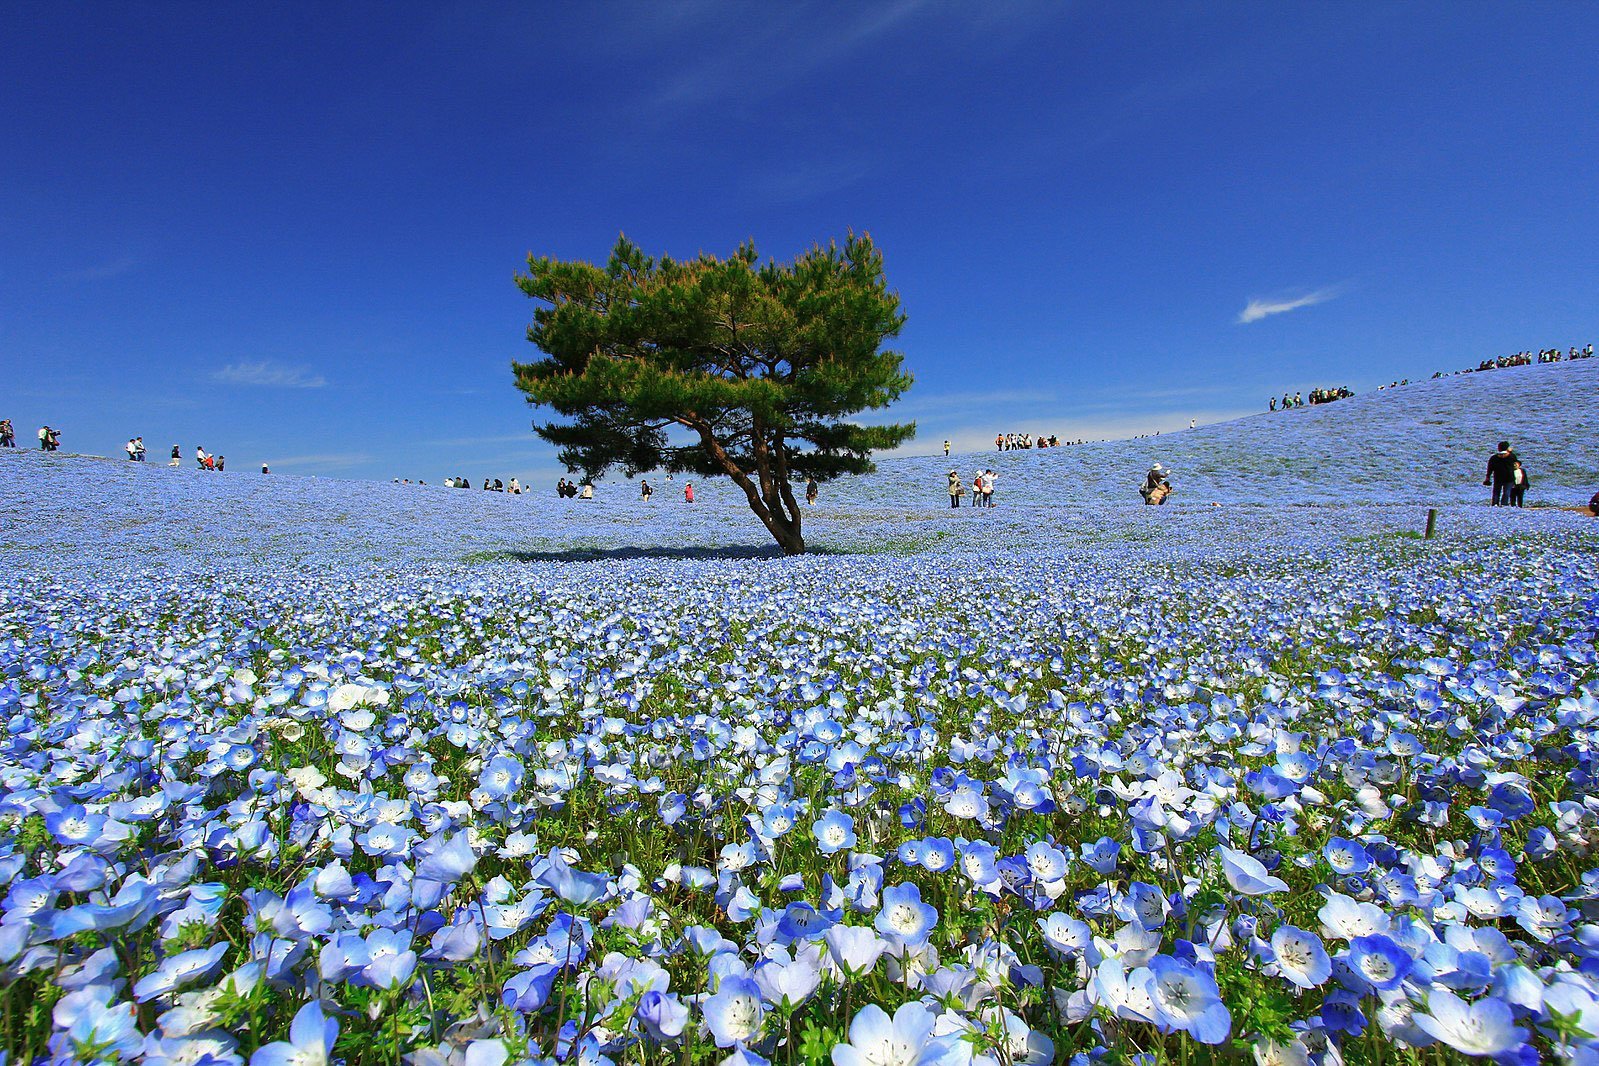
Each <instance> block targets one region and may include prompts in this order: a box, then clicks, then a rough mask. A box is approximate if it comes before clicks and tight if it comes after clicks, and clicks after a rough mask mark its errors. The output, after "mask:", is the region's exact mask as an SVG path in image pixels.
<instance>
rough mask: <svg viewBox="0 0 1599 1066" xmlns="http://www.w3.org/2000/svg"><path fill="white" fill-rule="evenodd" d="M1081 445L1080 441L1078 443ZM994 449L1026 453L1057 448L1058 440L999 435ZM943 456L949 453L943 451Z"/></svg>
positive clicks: (1058, 445) (1022, 435)
mask: <svg viewBox="0 0 1599 1066" xmlns="http://www.w3.org/2000/svg"><path fill="white" fill-rule="evenodd" d="M1078 443H1079V444H1081V443H1082V442H1081V441H1078ZM994 447H995V448H997V449H999V450H1000V451H1002V452H1016V451H1027V450H1028V449H1030V448H1059V447H1060V438H1059V437H1057V436H1055V435H1054V434H1053V433H1051V434H1050V435H1049V436H1047V437H1046V436H1044V435H1043V434H1042V433H1040V434H1039V435H1038V436H1037V437H1036V438H1035V437H1034V436H1033V435H1032V434H1031V433H999V434H995V436H994ZM944 454H945V455H948V454H949V452H948V451H945V452H944Z"/></svg>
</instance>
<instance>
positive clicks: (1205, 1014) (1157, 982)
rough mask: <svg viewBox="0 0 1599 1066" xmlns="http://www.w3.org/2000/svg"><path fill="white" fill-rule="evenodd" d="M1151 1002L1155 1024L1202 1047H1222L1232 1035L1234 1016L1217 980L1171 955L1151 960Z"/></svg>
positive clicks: (1191, 964) (1158, 956) (1198, 967)
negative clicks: (1228, 1007)
mask: <svg viewBox="0 0 1599 1066" xmlns="http://www.w3.org/2000/svg"><path fill="white" fill-rule="evenodd" d="M1149 972H1150V973H1151V974H1152V975H1153V980H1152V981H1151V982H1150V984H1149V995H1150V1000H1151V1003H1152V1005H1153V1008H1154V1017H1155V1021H1156V1022H1157V1023H1158V1024H1161V1025H1164V1026H1167V1027H1169V1028H1171V1029H1177V1030H1181V1031H1183V1032H1186V1033H1188V1034H1189V1035H1190V1036H1192V1037H1193V1038H1194V1039H1195V1040H1197V1041H1199V1042H1200V1043H1201V1044H1220V1043H1223V1042H1225V1041H1226V1039H1227V1037H1228V1036H1229V1035H1230V1034H1231V1032H1232V1024H1233V1021H1232V1015H1231V1014H1230V1013H1229V1012H1228V1010H1227V1007H1226V1005H1224V1004H1223V1003H1222V1001H1221V992H1220V990H1218V989H1217V987H1216V979H1215V978H1214V977H1212V976H1211V975H1210V974H1209V973H1207V972H1206V971H1205V970H1204V969H1202V968H1201V967H1200V966H1198V965H1197V964H1194V963H1190V962H1183V961H1181V960H1179V959H1174V958H1172V957H1171V956H1169V955H1157V956H1155V957H1154V958H1153V959H1151V960H1150V963H1149Z"/></svg>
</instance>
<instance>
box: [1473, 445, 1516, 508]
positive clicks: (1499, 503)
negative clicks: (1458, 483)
mask: <svg viewBox="0 0 1599 1066" xmlns="http://www.w3.org/2000/svg"><path fill="white" fill-rule="evenodd" d="M1516 462H1517V456H1516V453H1515V450H1514V449H1512V448H1511V447H1510V442H1509V441H1507V440H1502V441H1500V442H1499V448H1498V450H1497V451H1495V452H1494V453H1493V455H1491V456H1489V457H1488V470H1487V472H1486V473H1484V474H1483V476H1482V483H1483V484H1484V485H1488V484H1492V485H1493V489H1494V491H1493V499H1492V501H1491V506H1494V507H1509V506H1510V490H1511V488H1512V486H1514V484H1515V472H1516Z"/></svg>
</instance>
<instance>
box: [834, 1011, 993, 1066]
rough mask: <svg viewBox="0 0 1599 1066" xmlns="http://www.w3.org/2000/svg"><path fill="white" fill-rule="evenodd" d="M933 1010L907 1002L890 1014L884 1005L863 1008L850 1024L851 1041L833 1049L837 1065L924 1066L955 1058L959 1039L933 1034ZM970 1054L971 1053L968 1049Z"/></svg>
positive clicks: (934, 1019) (934, 1018)
mask: <svg viewBox="0 0 1599 1066" xmlns="http://www.w3.org/2000/svg"><path fill="white" fill-rule="evenodd" d="M936 1020H937V1019H936V1017H935V1016H934V1014H933V1012H932V1011H930V1010H928V1009H927V1008H926V1007H924V1006H923V1005H922V1004H920V1003H906V1004H903V1005H901V1006H900V1007H899V1009H897V1010H896V1011H895V1012H894V1016H893V1017H892V1018H890V1017H889V1015H888V1014H887V1012H885V1011H884V1010H883V1009H882V1008H881V1007H879V1006H877V1005H876V1004H875V1003H874V1004H868V1005H867V1006H865V1007H862V1008H861V1009H860V1011H859V1012H858V1013H856V1015H855V1017H854V1018H853V1019H852V1020H851V1021H850V1024H849V1043H847V1044H839V1045H836V1046H835V1047H834V1048H833V1066H921V1064H923V1063H936V1062H941V1061H944V1059H945V1058H946V1056H948V1057H949V1058H951V1059H952V1060H953V1059H954V1058H955V1057H956V1056H955V1055H954V1052H955V1045H956V1044H957V1043H958V1041H959V1038H957V1037H949V1038H940V1037H934V1036H933V1026H934V1023H935V1021H936ZM968 1054H969V1052H968Z"/></svg>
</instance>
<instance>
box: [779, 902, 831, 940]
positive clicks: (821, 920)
mask: <svg viewBox="0 0 1599 1066" xmlns="http://www.w3.org/2000/svg"><path fill="white" fill-rule="evenodd" d="M834 924H835V923H834V919H833V918H832V917H830V916H828V915H826V914H823V913H822V912H821V911H818V910H817V909H816V908H815V907H813V906H811V905H810V904H809V903H790V904H789V905H788V906H787V907H785V908H783V915H782V917H781V918H780V919H779V920H778V923H777V931H778V934H779V935H780V936H782V937H783V938H784V939H785V940H790V941H793V940H820V939H821V938H822V934H824V933H826V932H827V931H828V929H830V928H832V927H833V925H834Z"/></svg>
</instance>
